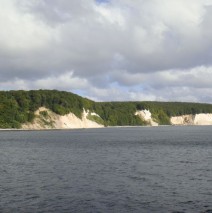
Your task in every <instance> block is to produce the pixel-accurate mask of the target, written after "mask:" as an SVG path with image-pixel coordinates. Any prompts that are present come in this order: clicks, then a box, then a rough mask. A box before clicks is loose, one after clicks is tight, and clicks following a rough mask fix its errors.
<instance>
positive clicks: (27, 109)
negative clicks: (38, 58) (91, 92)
mask: <svg viewBox="0 0 212 213" xmlns="http://www.w3.org/2000/svg"><path fill="white" fill-rule="evenodd" d="M92 104H93V102H92V101H90V100H88V99H86V98H82V97H80V96H78V95H75V94H73V93H70V92H60V91H57V90H31V91H22V90H20V91H1V92H0V128H20V127H21V124H23V123H25V122H31V121H32V120H33V119H34V112H35V111H36V110H37V109H38V108H39V107H42V106H45V107H46V108H49V109H50V110H52V111H53V112H55V113H57V114H60V115H65V114H67V113H69V112H73V113H74V114H75V115H76V116H78V117H81V114H82V110H83V107H85V108H90V105H92Z"/></svg>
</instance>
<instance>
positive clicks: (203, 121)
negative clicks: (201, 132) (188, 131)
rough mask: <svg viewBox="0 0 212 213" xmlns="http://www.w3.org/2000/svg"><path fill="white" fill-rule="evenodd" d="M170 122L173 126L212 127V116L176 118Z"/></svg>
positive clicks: (198, 115) (199, 115)
mask: <svg viewBox="0 0 212 213" xmlns="http://www.w3.org/2000/svg"><path fill="white" fill-rule="evenodd" d="M170 121H171V124H172V125H212V114H210V113H207V114H203V113H201V114H196V115H182V116H175V117H171V119H170Z"/></svg>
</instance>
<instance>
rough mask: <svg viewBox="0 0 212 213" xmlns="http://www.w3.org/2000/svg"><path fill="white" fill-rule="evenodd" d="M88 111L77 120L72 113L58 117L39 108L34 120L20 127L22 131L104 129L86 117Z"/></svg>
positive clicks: (45, 109)
mask: <svg viewBox="0 0 212 213" xmlns="http://www.w3.org/2000/svg"><path fill="white" fill-rule="evenodd" d="M90 114H91V115H95V116H98V117H99V115H97V114H96V113H90ZM88 115H89V111H85V110H83V113H82V118H81V119H80V118H78V117H77V116H76V115H74V114H73V113H69V114H67V115H58V114H56V113H54V112H52V111H51V110H49V109H47V108H45V107H40V108H39V109H38V110H37V111H36V112H35V119H34V120H33V122H31V123H25V124H23V125H22V129H74V128H101V127H104V126H103V125H101V124H98V123H96V122H94V121H92V120H89V119H88V118H87V117H88Z"/></svg>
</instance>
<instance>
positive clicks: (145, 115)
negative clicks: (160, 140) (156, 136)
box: [135, 109, 158, 126]
mask: <svg viewBox="0 0 212 213" xmlns="http://www.w3.org/2000/svg"><path fill="white" fill-rule="evenodd" d="M135 115H137V116H138V117H139V118H141V119H143V120H144V121H146V122H147V123H148V124H149V125H150V126H158V123H156V122H155V121H154V120H153V118H152V114H151V112H150V111H149V110H146V109H144V110H140V111H136V112H135Z"/></svg>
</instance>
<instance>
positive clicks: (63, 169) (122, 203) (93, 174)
mask: <svg viewBox="0 0 212 213" xmlns="http://www.w3.org/2000/svg"><path fill="white" fill-rule="evenodd" d="M211 132H212V127H155V128H154V127H152V128H105V129H83V130H64V131H1V132H0V174H1V175H0V212H42V213H43V212H141V213H142V212H144V213H149V212H163V213H164V212H189V213H200V212H209V210H211V209H212V137H211V136H212V133H211ZM211 212H212V211H211Z"/></svg>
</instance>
